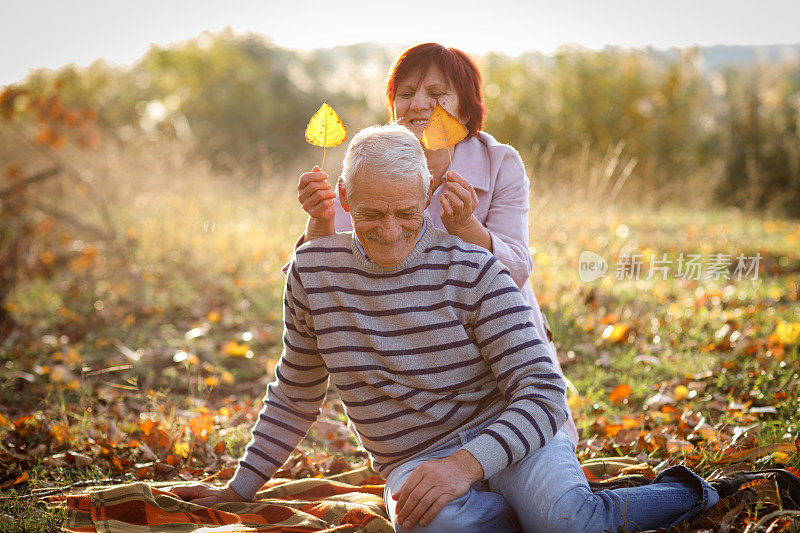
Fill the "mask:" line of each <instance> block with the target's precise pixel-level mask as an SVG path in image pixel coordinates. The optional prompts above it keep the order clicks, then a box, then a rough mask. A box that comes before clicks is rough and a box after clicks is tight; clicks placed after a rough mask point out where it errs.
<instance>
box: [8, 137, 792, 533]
mask: <svg viewBox="0 0 800 533" xmlns="http://www.w3.org/2000/svg"><path fill="white" fill-rule="evenodd" d="M140 150H141V151H139V152H137V151H136V150H128V151H125V152H123V151H122V150H116V149H114V148H113V147H108V148H106V149H105V150H104V151H103V152H101V153H93V154H88V155H87V154H84V153H77V152H76V153H68V154H67V155H68V157H70V158H72V160H73V162H74V164H75V165H76V166H79V167H87V168H92V169H94V170H95V180H94V184H95V186H96V188H97V190H98V191H99V192H100V193H101V195H103V196H104V197H105V198H107V199H108V202H109V206H110V207H111V208H112V211H113V213H114V219H115V222H116V224H117V227H118V229H119V231H120V233H121V235H123V236H124V238H123V243H124V245H123V250H124V255H123V257H122V258H119V257H117V256H115V255H114V254H112V253H111V250H110V249H109V248H108V247H107V245H105V244H103V243H93V242H89V241H86V240H84V239H82V238H81V235H80V234H79V233H78V232H75V231H73V230H72V229H71V228H69V227H68V226H65V225H61V224H59V223H58V221H52V220H51V221H49V222H48V220H47V219H46V218H40V219H39V220H38V221H37V222H38V224H39V225H38V226H37V228H38V230H37V234H36V236H35V241H34V243H33V251H34V253H33V255H32V257H31V260H30V261H31V262H30V263H29V264H30V268H29V270H28V272H27V274H26V276H24V277H23V279H22V280H21V282H20V283H19V284H18V285H17V288H16V290H15V292H14V293H13V295H12V299H11V301H10V305H9V310H10V311H11V313H12V316H13V317H14V319H15V320H16V321H17V322H18V324H19V327H18V329H17V330H16V333H15V335H16V337H15V338H13V339H11V340H8V339H7V340H6V341H3V342H2V343H1V344H0V364H3V365H4V368H5V371H4V376H3V377H2V379H0V403H2V405H3V407H2V408H0V414H2V415H3V417H4V419H5V421H6V423H5V424H3V426H2V429H0V440H1V441H2V443H3V444H2V447H0V454H5V455H8V454H9V453H10V452H11V451H13V452H14V453H17V454H20V455H22V456H24V457H26V459H25V460H24V461H20V462H17V463H16V464H15V463H14V462H9V461H3V463H4V466H3V468H2V470H0V484H5V485H6V488H5V489H4V493H3V496H4V497H6V498H9V497H14V496H16V495H17V494H31V493H32V492H34V491H37V490H39V489H46V488H49V487H52V486H54V485H57V486H64V485H66V484H69V483H71V482H73V481H77V480H81V479H104V478H119V477H124V478H126V479H131V480H134V479H153V480H161V479H174V478H175V476H176V475H178V474H179V473H184V474H186V473H190V474H191V475H193V476H195V477H203V476H204V475H208V474H212V473H217V474H219V473H222V475H221V477H224V473H225V472H226V469H228V470H227V472H228V473H230V470H229V469H230V467H231V466H232V464H233V463H234V462H235V458H236V457H237V456H238V454H239V453H241V450H242V448H243V446H244V444H245V443H246V441H247V439H248V433H249V428H250V425H251V424H252V422H253V420H254V417H255V413H256V412H257V408H258V403H259V399H260V397H261V395H262V394H263V392H264V387H265V385H266V380H267V379H268V376H270V374H271V368H272V366H273V365H274V362H275V360H276V359H277V357H278V356H279V354H280V338H281V328H282V326H281V312H282V311H281V301H282V283H283V275H282V274H281V272H280V267H281V266H282V265H283V264H284V263H285V262H286V261H287V260H288V259H289V258H290V255H291V250H292V247H293V244H294V242H295V239H296V238H297V236H298V235H299V234H300V233H301V232H302V230H303V227H304V223H305V219H304V217H303V213H302V212H301V210H300V208H299V206H297V205H296V191H295V190H294V178H288V179H287V180H278V179H274V180H271V181H270V180H267V181H266V182H265V183H264V184H263V185H261V186H258V187H254V186H244V185H242V184H241V183H242V182H241V181H240V180H239V178H238V177H237V176H227V177H225V176H217V175H214V174H213V172H211V171H210V170H209V169H208V168H207V167H205V166H204V165H202V164H199V163H196V162H193V161H192V160H191V159H189V158H188V156H183V155H181V152H180V151H177V152H176V151H172V153H171V155H169V156H168V155H167V154H166V153H160V152H158V150H159V149H158V148H157V146H155V145H146V144H145V145H143V146H142V147H140ZM143 153H151V155H150V156H149V159H148V158H144V157H143V156H141V154H143ZM153 153H155V155H153ZM137 154H138V155H137ZM140 156H141V159H140V158H139V157H140ZM537 180H538V181H537V186H536V187H534V193H533V195H532V201H533V204H534V206H535V208H534V213H533V216H532V219H531V224H530V230H531V249H532V252H533V253H534V262H535V265H536V268H535V271H534V274H533V276H532V278H531V283H532V284H533V286H534V289H535V292H536V294H537V296H538V298H539V301H540V304H541V306H542V308H543V310H544V311H545V313H546V315H547V316H548V318H549V321H550V324H551V325H552V327H553V331H554V334H555V339H556V344H557V346H558V348H559V354H560V356H561V358H562V360H563V364H564V369H565V373H566V375H567V376H568V377H569V379H570V380H571V382H572V384H573V388H572V389H571V392H570V405H571V407H572V409H573V412H574V415H575V418H576V421H577V423H578V427H579V430H580V432H581V434H582V436H583V437H584V439H585V441H584V442H583V443H582V444H581V446H580V447H579V455H580V457H581V458H582V459H585V458H590V457H594V456H606V455H617V454H618V455H633V456H637V457H640V458H642V459H644V460H645V461H646V462H648V463H649V464H650V465H651V466H653V467H656V466H657V465H658V464H659V463H662V462H663V461H665V460H666V461H667V462H668V463H670V464H672V463H675V462H678V461H683V462H686V463H687V464H690V465H691V466H693V468H695V470H697V471H698V472H700V473H701V474H703V475H711V474H715V473H718V472H719V471H720V470H721V469H722V468H723V467H722V466H721V463H720V461H719V460H720V458H724V457H725V454H726V453H730V451H731V450H739V449H743V448H745V447H748V446H749V447H755V446H762V445H765V444H773V443H789V442H792V441H794V439H796V438H797V437H798V433H799V432H800V428H799V427H798V424H799V423H800V416H798V415H799V414H800V403H798V398H800V378H798V370H797V368H798V364H797V361H798V344H797V343H796V342H795V343H791V342H781V341H780V340H778V339H777V337H776V328H777V325H778V323H779V321H781V320H782V321H785V322H788V323H792V322H800V305H799V303H798V299H799V298H800V253H799V252H798V250H800V246H798V244H800V224H798V223H797V222H796V221H790V220H771V219H766V218H762V217H758V216H755V215H751V214H746V213H743V212H740V211H734V210H719V209H713V208H710V209H704V210H702V211H697V210H694V209H687V208H681V207H675V206H661V207H659V208H656V209H653V208H650V207H646V206H644V205H626V204H624V203H623V204H617V205H598V204H599V203H598V202H596V201H592V202H589V201H585V202H577V203H576V202H574V201H570V198H571V197H570V195H569V192H568V191H565V190H558V189H557V188H552V189H548V188H547V187H546V184H547V183H548V176H547V175H546V174H543V175H537ZM540 184H541V186H540ZM58 187H60V188H61V189H60V193H61V194H62V195H63V196H64V197H65V198H66V200H65V201H64V203H65V205H66V207H68V208H70V209H71V210H72V211H73V212H77V213H81V212H82V211H81V210H82V209H83V210H84V214H85V216H87V217H89V218H91V217H92V216H94V215H93V214H92V213H91V211H89V210H86V209H85V207H84V206H85V198H84V197H82V196H81V193H80V191H79V190H73V189H71V188H70V185H68V184H64V185H59V186H58ZM58 190H59V189H57V191H58ZM539 198H545V199H546V201H544V202H540V203H537V200H538V199H539ZM585 250H587V251H592V252H595V253H596V254H598V255H600V256H601V257H603V258H604V259H606V260H607V261H608V263H609V271H608V273H607V274H606V276H604V277H603V278H601V279H599V280H596V281H593V282H588V283H587V282H583V281H581V280H580V277H579V275H578V257H579V256H580V253H581V252H582V251H585ZM623 253H629V254H641V255H642V257H643V258H644V259H645V260H646V259H647V258H649V257H650V256H654V257H656V258H661V257H662V254H667V257H668V259H669V260H670V261H671V262H673V263H672V264H671V265H670V266H671V268H672V269H673V270H672V271H671V275H670V278H669V279H668V280H666V281H663V280H660V279H650V280H646V279H641V280H639V281H636V280H618V279H615V277H614V274H615V270H614V266H615V264H616V263H617V262H618V256H619V255H620V254H623ZM681 253H683V254H700V255H701V256H702V257H703V259H704V260H707V259H708V258H709V257H711V255H712V254H716V253H725V254H730V255H731V257H734V258H735V257H736V256H737V255H738V254H740V253H741V254H745V255H747V256H751V255H755V254H756V253H760V254H761V256H762V257H763V260H762V261H763V262H762V271H760V272H759V274H758V279H756V280H749V279H747V280H741V281H736V280H726V279H720V280H713V279H699V280H681V279H676V278H675V277H674V274H675V272H674V269H675V268H676V263H675V261H677V258H678V257H679V256H680V254H681ZM609 328H610V329H609ZM615 332H616V333H615ZM604 333H605V334H604ZM620 385H627V386H629V387H630V392H629V393H628V394H627V395H625V396H624V398H621V399H617V401H615V400H614V399H612V397H611V395H610V394H611V392H612V391H614V390H615V388H617V387H618V386H620ZM681 387H682V388H681ZM659 392H661V393H662V394H665V395H668V396H669V399H667V400H665V401H663V402H654V401H650V402H649V403H648V400H652V399H653V398H654V396H655V395H656V394H657V393H659ZM334 407H335V406H334ZM754 408H756V409H755V411H753V409H754ZM26 415H32V416H33V418H32V419H30V420H28V421H25V422H18V423H17V424H15V423H14V422H15V421H18V420H19V419H20V418H21V417H23V416H26ZM203 415H208V416H210V417H211V419H210V420H211V422H210V423H211V426H210V429H211V436H210V437H209V438H208V439H207V440H200V441H198V440H197V438H196V436H195V429H194V428H190V427H189V425H188V424H187V421H188V420H192V419H196V420H201V419H202V416H203ZM327 416H328V418H329V419H331V420H337V419H339V418H340V413H337V412H336V411H335V409H333V408H332V409H331V410H330V412H329V413H328V415H327ZM148 421H150V422H152V423H153V424H155V429H150V430H149V431H148V429H147V428H149V427H150V426H149V425H148V424H149V423H150V422H148ZM626 424H627V425H626ZM617 426H620V427H622V428H623V429H621V430H620V429H618V427H617ZM160 430H161V431H163V433H164V434H165V435H167V437H168V438H169V439H170V441H169V442H170V445H169V446H162V447H161V448H159V447H158V444H159V442H158V440H157V438H156V437H155V436H154V435H157V434H158V431H160ZM704 431H705V433H704ZM737 434H738V437H736V438H734V436H736V435H737ZM323 441H325V439H324V438H311V439H307V441H306V442H305V443H304V448H303V449H304V450H305V452H306V453H308V454H309V455H310V456H312V457H316V458H320V457H321V458H322V459H324V458H325V457H327V454H328V453H329V452H341V453H344V454H345V456H346V457H348V459H349V460H351V461H352V462H354V463H356V462H358V461H363V459H362V458H360V457H359V455H358V454H357V453H354V452H353V450H352V447H348V446H347V445H346V443H344V444H341V445H340V447H339V448H336V447H333V446H330V447H325V446H321V444H320V443H321V442H323ZM141 443H149V444H148V446H149V448H150V449H151V450H153V452H154V453H153V454H152V456H151V454H148V453H146V452H145V451H144V450H143V448H142V447H141V445H140V444H141ZM217 443H222V444H221V448H222V449H221V450H219V449H217ZM685 443H689V444H691V445H692V446H693V448H694V450H693V451H692V452H686V450H687V449H688V448H687V447H686V444H685ZM715 443H716V444H715ZM162 444H163V443H162ZM176 444H186V445H187V446H190V448H189V449H190V450H191V452H190V454H189V455H181V454H179V453H178V452H177V451H176V450H178V449H179V448H176V447H175V445H176ZM675 446H678V448H675ZM675 450H683V451H682V452H681V453H676V452H675ZM64 452H72V453H81V454H84V455H86V456H88V457H90V458H92V459H93V466H92V467H91V468H85V467H80V466H78V464H77V463H76V462H75V461H74V460H72V461H71V462H70V461H66V462H65V463H64V464H61V465H59V466H51V467H49V466H46V465H45V464H44V463H42V462H41V460H42V459H43V458H44V457H52V456H53V455H54V454H56V453H64ZM5 455H4V458H5V459H8V457H5ZM171 456H174V457H176V458H175V459H174V461H177V462H176V463H175V464H167V463H166V461H167V460H172V459H169V457H171ZM112 457H116V458H117V459H119V461H120V462H116V463H115V462H114V461H113V460H112ZM322 459H320V463H319V464H322ZM751 463H752V464H751V465H750V466H773V465H781V466H794V467H798V466H800V463H799V462H798V457H797V453H796V452H794V453H790V454H787V456H786V458H784V457H783V456H780V455H775V454H767V455H762V456H757V457H753V458H752V461H751ZM320 468H322V467H320ZM25 472H27V473H28V476H29V479H28V481H27V482H26V483H16V484H14V483H12V482H13V481H14V480H15V479H16V478H18V476H20V475H22V474H23V473H25ZM142 476H143V477H142ZM0 514H5V515H9V516H13V517H14V522H13V525H11V523H10V522H8V520H7V519H6V521H4V522H1V524H2V525H0V528H4V530H11V531H47V530H52V529H53V528H54V527H55V525H57V524H58V523H59V522H60V520H61V519H62V515H63V510H62V509H61V508H59V507H57V506H47V507H44V506H43V505H42V504H41V503H37V501H36V500H35V499H31V500H24V501H16V502H15V501H12V500H4V501H3V502H2V503H0Z"/></svg>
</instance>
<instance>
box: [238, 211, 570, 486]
mask: <svg viewBox="0 0 800 533" xmlns="http://www.w3.org/2000/svg"><path fill="white" fill-rule="evenodd" d="M530 317H531V310H530V307H529V306H528V305H527V304H526V303H525V302H524V300H523V298H522V295H521V293H520V291H519V289H518V288H517V286H516V284H515V283H514V280H513V279H512V278H511V276H510V275H509V273H508V270H507V269H506V268H505V267H504V266H503V265H502V263H500V261H498V260H497V259H496V258H495V257H494V256H493V255H491V254H490V253H489V252H487V251H486V250H484V249H483V248H480V247H477V246H473V245H470V244H465V243H464V242H462V241H461V240H459V239H457V238H456V237H453V236H451V235H449V234H447V233H445V232H443V231H441V230H438V229H436V228H434V226H433V224H431V223H428V224H427V227H426V229H425V233H424V234H423V235H422V237H421V238H420V239H419V241H418V242H417V244H416V246H415V247H414V249H413V250H412V252H411V253H410V254H409V255H408V257H407V258H406V259H405V260H403V261H402V262H401V263H399V264H397V265H395V266H393V267H390V268H386V267H381V266H380V265H378V264H376V263H373V262H372V261H370V260H369V259H368V258H367V257H365V256H364V254H363V253H362V252H361V251H359V248H358V246H357V244H356V239H355V237H354V235H353V234H352V233H343V234H337V235H331V236H329V237H325V238H321V239H317V240H314V241H312V242H309V243H306V244H304V245H303V246H301V247H299V248H298V249H297V250H296V252H295V257H294V260H293V261H292V263H291V265H290V268H289V272H288V274H287V279H286V288H285V292H284V324H285V329H284V338H283V344H284V349H283V353H282V355H281V358H280V361H279V362H278V365H277V366H276V368H275V375H276V379H275V381H273V382H272V383H270V384H269V386H268V388H267V394H266V396H265V398H264V408H263V409H262V410H261V412H260V414H259V419H258V421H257V422H256V424H255V426H254V427H253V431H252V439H251V440H250V442H249V443H248V444H247V446H246V449H245V453H244V455H243V457H242V459H241V460H240V461H239V466H238V468H237V470H236V473H235V474H234V477H233V479H232V480H231V481H230V483H229V484H230V486H231V487H232V488H233V489H234V490H235V491H236V492H237V493H239V494H240V495H242V496H244V497H245V498H248V499H252V497H253V496H254V494H255V492H256V491H257V490H258V489H259V488H260V487H261V486H262V485H263V484H264V482H265V481H267V480H268V479H269V478H270V476H272V475H273V474H274V472H275V471H276V470H277V469H278V467H280V466H281V464H283V462H284V461H285V460H286V459H287V458H288V456H289V454H290V453H291V452H292V450H294V448H295V446H297V444H298V443H299V442H300V440H301V439H302V438H303V436H304V435H305V434H306V432H307V431H308V429H309V428H310V427H311V425H312V424H313V423H314V421H315V420H316V418H317V416H318V414H319V409H320V406H321V404H322V402H323V400H324V398H325V393H326V391H327V389H328V382H329V380H330V382H331V383H332V385H333V387H334V388H335V389H336V391H337V392H338V394H339V396H340V398H341V400H342V403H343V404H344V406H345V409H346V412H347V415H348V416H349V417H350V420H351V421H352V422H353V423H354V425H355V428H356V430H357V431H358V434H359V437H360V440H361V443H362V444H363V445H364V447H365V448H366V449H367V451H368V452H369V453H370V459H371V461H372V466H373V468H375V470H376V471H377V472H379V473H380V474H381V475H382V476H384V477H386V476H387V475H388V473H389V472H391V470H392V469H393V468H395V467H396V466H398V465H399V464H402V463H403V462H405V461H407V460H408V459H410V458H412V457H414V456H416V455H419V454H421V453H424V452H426V451H428V450H431V449H433V448H435V447H437V446H439V445H440V444H443V443H445V442H447V441H448V440H451V439H453V438H456V437H457V435H458V432H459V431H461V430H464V429H469V428H471V427H473V426H477V425H479V424H481V423H482V422H484V421H486V420H488V419H489V418H492V417H496V420H495V421H494V422H493V423H491V424H489V425H488V426H487V427H486V428H485V429H484V430H483V431H482V432H481V433H479V434H478V435H477V436H476V437H475V438H474V439H473V440H472V441H470V442H468V443H467V444H466V445H465V446H464V448H465V449H466V450H467V451H469V452H470V453H471V454H472V455H473V456H475V458H476V459H477V460H478V461H479V462H480V464H481V466H482V467H483V471H484V475H485V476H486V477H489V476H491V475H493V474H494V473H496V472H498V471H500V470H501V469H503V468H505V467H506V466H508V465H510V464H511V463H513V462H515V461H517V460H519V459H520V458H522V457H524V456H525V455H527V454H529V453H530V452H532V451H534V450H536V449H538V448H540V447H542V446H544V445H545V444H546V443H547V442H548V441H549V439H550V438H551V437H552V436H553V435H554V434H555V433H556V431H557V430H558V428H560V427H561V425H562V424H563V423H564V421H565V420H566V410H565V407H566V402H565V397H564V383H563V381H562V379H561V378H560V377H559V375H558V374H557V373H556V372H555V371H554V369H553V365H552V363H551V360H550V356H549V354H548V351H547V349H546V348H545V345H544V344H543V343H542V341H541V340H540V339H539V337H538V336H537V334H536V329H535V327H534V326H533V324H531V322H530Z"/></svg>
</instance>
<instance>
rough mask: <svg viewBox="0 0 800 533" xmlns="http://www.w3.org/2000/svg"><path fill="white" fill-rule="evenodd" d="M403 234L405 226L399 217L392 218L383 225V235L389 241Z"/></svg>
mask: <svg viewBox="0 0 800 533" xmlns="http://www.w3.org/2000/svg"><path fill="white" fill-rule="evenodd" d="M402 234H403V227H402V226H401V225H400V222H399V221H398V220H397V219H394V218H390V219H389V220H387V221H386V222H385V223H384V224H383V226H382V227H381V237H382V238H383V240H385V241H387V242H394V241H396V240H397V239H399V238H400V235H402Z"/></svg>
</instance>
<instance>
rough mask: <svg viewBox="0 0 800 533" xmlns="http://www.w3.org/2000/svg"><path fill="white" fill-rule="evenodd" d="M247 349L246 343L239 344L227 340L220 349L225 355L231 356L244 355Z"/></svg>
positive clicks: (248, 348)
mask: <svg viewBox="0 0 800 533" xmlns="http://www.w3.org/2000/svg"><path fill="white" fill-rule="evenodd" d="M249 350H250V347H249V346H248V345H246V344H239V343H238V342H236V341H228V342H227V343H225V346H223V347H222V351H224V352H225V354H226V355H230V356H232V357H246V356H247V352H248V351H249Z"/></svg>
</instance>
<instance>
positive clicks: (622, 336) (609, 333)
mask: <svg viewBox="0 0 800 533" xmlns="http://www.w3.org/2000/svg"><path fill="white" fill-rule="evenodd" d="M630 329H631V328H630V326H628V324H625V323H624V322H620V323H618V324H613V325H612V324H609V325H608V326H606V328H605V329H604V330H603V338H604V339H606V340H608V341H611V342H622V341H624V340H626V339H627V338H628V331H630Z"/></svg>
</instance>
